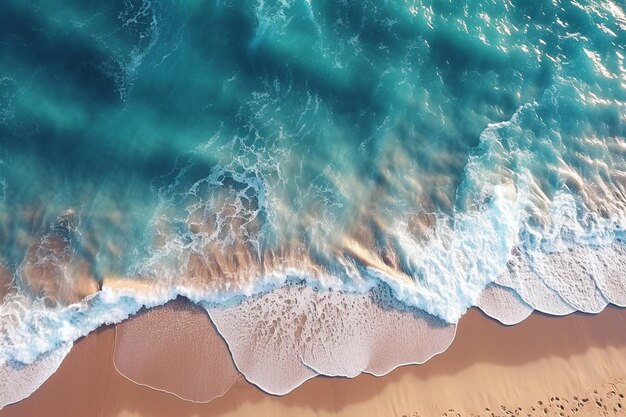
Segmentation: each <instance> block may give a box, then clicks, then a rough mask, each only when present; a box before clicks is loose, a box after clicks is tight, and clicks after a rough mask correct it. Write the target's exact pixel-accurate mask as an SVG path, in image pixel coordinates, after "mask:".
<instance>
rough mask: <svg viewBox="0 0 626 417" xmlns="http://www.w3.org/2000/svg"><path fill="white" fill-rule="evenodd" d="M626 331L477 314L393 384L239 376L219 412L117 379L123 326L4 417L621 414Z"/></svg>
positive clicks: (96, 340)
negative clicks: (269, 385) (274, 390)
mask: <svg viewBox="0 0 626 417" xmlns="http://www.w3.org/2000/svg"><path fill="white" fill-rule="evenodd" d="M624 324H626V309H620V308H618V307H612V306H611V307H607V308H606V309H605V310H604V311H603V312H602V313H599V314H597V315H587V314H584V313H574V314H572V315H569V316H565V317H554V316H548V315H545V314H542V313H536V312H535V313H533V314H531V316H530V317H529V318H528V319H526V320H525V321H524V322H522V323H520V324H518V325H515V326H504V325H502V324H499V323H497V322H496V321H495V320H493V319H491V318H489V317H488V316H486V315H484V314H483V313H482V312H480V311H479V310H477V309H475V308H473V309H471V310H470V311H469V312H468V314H466V316H464V317H463V318H462V319H461V321H460V323H459V327H458V329H457V335H456V338H455V340H454V341H453V342H452V345H451V346H450V347H449V348H448V350H446V351H445V352H444V353H442V354H440V355H436V356H435V357H433V358H431V360H429V361H428V362H427V363H425V364H423V365H407V366H401V367H399V368H397V369H395V370H394V371H392V372H391V373H389V374H387V375H385V376H382V377H376V376H372V375H369V374H362V375H359V376H358V377H356V378H354V379H346V378H336V377H316V378H314V379H312V380H309V381H307V382H305V383H304V384H303V385H301V386H300V387H298V388H297V389H295V390H294V391H293V392H291V393H289V394H287V395H285V396H282V397H277V396H272V395H269V394H266V393H264V392H262V391H261V390H259V389H258V388H256V387H255V386H253V385H252V384H250V383H248V382H247V381H245V380H243V379H240V380H238V381H237V382H236V383H235V385H234V386H233V387H232V388H231V389H230V390H229V391H228V392H226V393H225V394H224V395H223V396H222V397H219V398H216V399H214V400H213V401H211V402H209V403H193V402H189V401H184V400H181V399H180V398H178V397H176V396H175V394H170V393H167V392H163V391H157V390H154V389H151V388H148V387H146V386H142V385H137V384H135V383H133V382H131V381H130V380H129V379H127V377H125V376H123V375H121V374H120V373H118V372H117V371H116V369H115V367H114V363H113V353H114V336H115V328H114V326H107V327H105V328H102V329H99V330H97V331H96V332H94V333H93V334H91V335H89V336H87V337H85V338H83V339H81V340H79V341H78V342H77V343H76V345H75V346H74V348H73V349H72V351H71V352H70V354H69V355H68V357H67V358H66V359H65V361H64V362H63V363H62V364H61V366H60V367H59V369H58V370H57V372H56V373H55V374H53V375H52V377H51V378H50V379H49V380H48V381H46V382H45V383H44V384H43V385H42V386H41V387H40V388H39V389H38V390H37V391H36V392H35V393H33V394H32V395H31V396H30V397H28V398H26V399H25V400H23V401H21V402H18V403H16V404H13V405H9V406H7V407H5V408H4V409H2V410H0V417H9V416H10V417H20V416H33V415H65V416H68V417H72V416H77V417H78V416H87V415H101V416H103V417H109V416H111V417H113V416H114V417H140V416H141V417H143V416H146V417H147V416H155V417H161V416H162V417H166V416H167V417H171V416H174V415H175V416H181V417H192V416H198V417H200V416H209V415H210V416H224V417H226V416H237V415H255V416H265V415H267V416H270V415H273V416H283V415H284V416H288V415H299V416H300V415H302V416H334V415H341V416H358V415H372V413H374V414H373V415H381V416H383V415H384V416H398V417H400V416H410V417H416V416H419V417H428V416H446V415H447V416H457V415H460V416H466V415H467V416H470V415H474V416H492V415H494V416H498V415H502V416H506V415H520V416H527V415H531V416H535V415H537V416H539V415H544V416H545V415H554V416H567V415H581V416H582V415H584V416H593V415H619V414H617V413H618V412H620V410H621V407H622V406H626V401H623V395H624V393H626V385H624V381H623V379H626V363H624V362H626V361H623V360H621V361H620V359H623V358H624V357H625V356H624V355H626V334H624V332H623V331H622V329H623V328H624ZM594 391H596V392H595V393H594ZM620 396H622V397H620ZM584 399H587V401H583V400H584ZM605 407H606V408H605ZM613 409H615V412H614V411H613ZM577 410H578V411H577ZM42 413H43V414H42ZM363 413H366V414H363ZM561 413H563V414H561ZM583 413H584V414H583ZM594 413H595V414H594ZM607 413H608V414H607Z"/></svg>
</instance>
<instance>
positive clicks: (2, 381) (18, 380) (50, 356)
mask: <svg viewBox="0 0 626 417" xmlns="http://www.w3.org/2000/svg"><path fill="white" fill-rule="evenodd" d="M71 349H72V343H69V342H68V343H64V344H62V345H61V346H60V347H58V348H56V349H54V350H53V351H51V352H48V353H46V354H45V355H43V356H41V357H39V358H38V359H37V360H36V361H34V362H33V363H31V364H29V365H23V364H18V363H11V362H5V363H3V364H1V365H0V409H1V408H2V407H5V406H7V405H9V404H13V403H16V402H18V401H21V400H23V399H24V398H26V397H28V396H29V395H31V394H32V393H33V392H35V390H36V389H37V388H39V387H40V386H41V384H43V383H44V382H45V381H46V380H47V379H48V378H49V377H50V376H51V375H52V374H53V373H54V372H55V371H56V370H57V369H58V368H59V366H60V365H61V362H63V359H65V357H66V356H67V354H68V353H69V352H70V350H71Z"/></svg>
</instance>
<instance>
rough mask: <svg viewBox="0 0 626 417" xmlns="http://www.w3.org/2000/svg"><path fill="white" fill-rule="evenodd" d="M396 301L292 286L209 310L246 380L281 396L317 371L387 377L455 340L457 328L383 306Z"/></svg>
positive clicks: (433, 319) (425, 316) (409, 312)
mask: <svg viewBox="0 0 626 417" xmlns="http://www.w3.org/2000/svg"><path fill="white" fill-rule="evenodd" d="M390 300H391V298H390V297H388V298H387V299H386V300H380V299H379V300H378V301H375V300H373V299H372V298H371V297H370V296H369V295H358V294H343V293H338V292H328V291H316V290H314V289H312V288H310V287H295V286H290V287H284V288H280V289H277V290H275V291H273V292H271V293H268V294H265V295H262V296H257V297H254V298H251V299H246V300H244V301H243V302H242V303H241V304H239V305H237V306H234V307H227V308H224V307H209V306H207V311H208V312H209V315H210V317H211V319H212V320H213V321H214V323H215V325H216V327H217V328H218V330H219V332H220V333H221V334H222V336H224V338H225V339H226V341H227V343H228V345H229V347H230V349H231V352H232V354H233V359H234V360H235V364H236V365H237V368H238V369H239V370H240V371H241V372H242V373H243V374H244V375H245V377H246V379H248V381H250V382H252V383H254V384H256V385H257V386H259V387H260V388H261V389H263V390H265V391H267V392H270V393H272V394H279V395H280V394H285V393H287V392H289V391H291V390H293V389H294V388H296V387H297V386H299V385H300V384H301V383H303V382H304V381H305V380H307V379H309V378H311V377H313V376H315V375H316V374H317V373H320V374H324V375H329V376H347V377H354V376H356V375H358V374H360V373H362V372H369V373H372V374H375V375H384V374H386V373H388V372H390V371H391V370H392V369H394V368H396V367H398V366H400V365H404V364H409V363H423V362H425V361H427V360H428V359H429V358H431V357H432V356H433V355H435V354H438V353H441V352H442V351H444V350H445V349H446V348H447V347H448V346H449V344H450V343H451V342H452V339H453V338H454V335H455V330H456V326H454V325H449V324H445V323H443V322H442V321H441V320H437V319H435V318H433V317H430V316H427V315H426V314H423V313H418V312H416V311H414V310H407V309H404V310H398V309H396V308H393V307H392V306H391V305H384V304H381V302H384V303H386V302H390ZM390 341H392V343H390Z"/></svg>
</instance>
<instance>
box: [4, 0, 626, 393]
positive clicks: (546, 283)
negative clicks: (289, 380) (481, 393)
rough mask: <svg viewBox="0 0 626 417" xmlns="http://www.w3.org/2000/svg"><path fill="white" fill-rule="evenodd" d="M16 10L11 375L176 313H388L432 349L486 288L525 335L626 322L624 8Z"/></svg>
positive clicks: (247, 5)
mask: <svg viewBox="0 0 626 417" xmlns="http://www.w3.org/2000/svg"><path fill="white" fill-rule="evenodd" d="M4 9H5V10H4V11H3V13H2V14H1V15H0V185H1V186H0V297H2V300H3V303H2V305H1V306H0V335H1V339H0V340H1V343H0V363H5V362H6V363H9V362H11V363H30V362H32V361H34V360H35V359H36V358H37V357H38V356H39V355H41V354H44V353H46V352H50V351H53V350H54V349H55V348H58V347H61V346H65V344H66V343H68V342H72V341H74V340H75V339H77V338H78V337H80V336H82V335H84V334H86V333H88V332H90V331H92V330H93V329H95V328H97V327H98V326H100V325H102V324H104V323H111V322H118V321H120V320H123V319H125V318H126V317H128V316H129V315H132V314H134V313H135V312H137V311H138V310H139V309H140V308H141V307H143V306H148V307H149V306H155V305H160V304H163V303H165V302H167V301H168V300H171V299H174V298H176V296H178V295H183V296H186V297H187V298H189V299H191V300H192V301H194V302H201V303H202V304H203V305H205V306H209V307H207V308H208V309H209V314H210V315H211V317H213V316H214V315H215V314H211V312H210V309H211V308H214V309H218V310H220V309H221V310H223V311H230V312H231V313H232V311H236V309H237V308H245V306H246V305H247V304H246V303H252V304H254V303H255V302H256V301H254V300H255V299H256V298H255V299H252V298H250V297H253V296H255V297H261V298H262V297H266V296H267V295H266V293H267V292H269V291H271V290H272V289H275V288H278V287H283V286H286V285H287V286H294V285H297V286H299V287H301V286H304V287H305V289H303V290H302V291H304V292H307V291H309V290H308V289H307V288H309V287H310V288H313V289H315V291H319V292H320V293H321V294H320V295H319V297H321V298H324V295H323V294H324V293H325V292H328V291H333V292H339V295H340V296H341V297H343V296H346V294H349V293H355V294H361V295H360V296H359V297H361V298H364V299H367V300H370V299H371V297H372V294H374V296H373V299H374V301H376V296H375V294H380V293H384V294H386V296H385V299H386V300H388V301H386V302H385V303H386V304H385V306H386V307H385V308H390V309H396V310H398V311H405V310H406V309H409V310H411V311H412V312H413V313H411V314H416V315H424V316H428V317H429V319H428V320H432V321H433V322H439V324H438V325H441V326H446V323H448V324H450V325H453V324H454V323H456V322H457V321H458V319H459V318H460V316H461V315H463V314H464V312H465V311H466V309H467V308H468V307H470V306H472V305H475V304H476V303H477V302H479V296H480V295H481V293H483V290H484V289H485V288H486V287H487V286H488V285H489V284H490V283H493V282H495V283H497V284H499V285H500V286H504V287H507V288H510V289H511V290H512V291H511V290H503V291H504V292H505V293H506V294H508V295H507V297H509V296H510V297H513V298H512V299H514V300H517V301H516V302H517V303H518V304H519V307H517V309H516V310H515V312H519V314H520V315H519V317H522V316H524V312H526V311H529V309H531V308H534V309H538V310H540V311H544V312H547V313H551V314H567V313H569V312H572V311H575V310H580V311H585V312H598V311H600V310H602V309H603V308H604V307H605V306H606V305H607V303H614V304H617V305H626V288H624V284H623V279H622V276H621V272H622V271H623V267H624V265H626V257H625V256H624V251H625V250H626V249H625V248H624V246H623V245H624V244H623V240H624V239H625V238H626V234H625V232H624V227H625V226H626V133H625V129H624V127H625V125H626V117H625V114H626V111H625V109H626V63H625V56H626V51H625V50H624V49H625V46H626V14H625V13H626V11H625V9H624V7H623V5H620V4H619V3H618V2H612V1H609V0H603V1H586V2H560V1H553V2H547V1H542V2H534V3H533V4H532V5H530V4H526V3H525V2H516V1H505V2H478V1H470V2H466V3H465V4H462V5H461V4H453V3H448V2H442V1H433V2H431V1H416V0H404V1H401V0H377V1H350V0H348V1H342V2H337V1H321V0H320V1H315V0H301V1H295V0H294V1H271V0H266V1H257V2H231V1H215V2H210V3H202V2H180V3H179V2H174V1H168V2H161V1H148V0H142V1H136V0H124V1H120V2H107V3H106V4H104V5H101V4H95V3H91V2H88V3H85V2H82V1H69V0H57V1H46V2H43V1H35V2H21V1H10V2H9V3H7V5H6V6H5V8H4ZM490 288H493V287H490ZM498 288H500V287H498ZM285 291H286V292H287V293H288V294H291V293H290V292H289V291H290V290H288V289H287V290H285ZM387 295H388V296H387ZM312 297H313V299H317V298H318V296H312ZM329 297H330V298H331V299H334V298H333V296H329ZM489 297H491V298H489ZM489 297H483V298H481V300H483V301H482V302H483V304H484V302H485V301H484V300H488V299H491V300H492V301H491V303H492V304H494V305H493V306H492V308H489V307H488V306H487V307H485V306H484V305H481V306H482V307H484V308H485V310H488V311H490V312H491V313H490V314H493V315H495V316H497V317H498V316H501V319H502V320H503V321H505V322H509V321H512V322H514V321H516V317H518V315H517V313H516V314H512V313H511V312H506V311H500V313H498V309H499V308H501V307H502V306H501V305H499V304H498V302H497V297H496V298H495V299H494V297H493V296H492V295H490V296H489ZM507 299H508V298H507ZM493 300H496V301H493ZM370 301H371V300H370ZM370 301H358V302H357V303H362V302H363V303H367V302H370ZM504 305H506V304H504ZM338 308H339V311H341V308H342V307H341V306H340V307H338ZM233 309H235V310H233ZM311 309H313V310H311ZM509 313H510V314H509ZM224 314H227V313H224ZM268 314H278V313H276V312H275V313H268ZM302 314H304V315H305V316H306V315H307V314H308V315H309V316H310V315H313V316H315V314H316V313H315V308H314V307H311V306H309V305H307V307H306V308H304V310H303V312H302ZM398 314H400V313H398ZM315 317H316V316H315ZM377 317H378V316H377ZM265 319H268V318H267V317H266V318H264V320H265ZM229 320H230V319H229ZM229 320H226V321H228V322H230V321H229ZM353 323H354V324H352V325H353V326H357V327H358V326H359V320H355V321H354V322H353ZM251 325H252V324H251ZM218 328H219V325H218ZM344 330H345V331H347V332H348V333H350V331H353V330H350V329H344ZM220 332H221V333H222V336H224V337H225V338H226V339H227V342H228V336H227V334H228V331H227V330H226V329H224V330H222V329H220ZM416 343H417V342H416ZM230 346H231V348H232V346H233V344H232V343H231V344H230ZM435 350H436V349H434V350H433V352H434V351H435ZM309 353H310V355H311V357H314V358H316V360H317V359H319V358H323V357H324V356H323V355H321V356H319V355H317V354H316V353H315V352H309ZM372 354H374V353H372ZM233 355H234V356H235V357H236V356H237V355H236V352H233ZM301 355H302V354H301ZM418 356H419V355H418ZM301 359H302V358H301ZM403 360H404V361H406V360H405V359H403ZM414 361H419V360H418V359H415V360H414ZM366 362H367V361H366V360H365V359H363V363H366ZM304 363H305V364H306V363H307V361H306V360H304ZM302 366H305V365H302ZM333 366H335V365H333V364H330V365H329V367H328V368H329V369H333ZM342 366H343V365H342ZM313 368H315V369H325V367H324V366H322V365H321V364H317V365H316V367H313ZM348 368H349V371H345V369H344V371H345V372H343V373H344V374H351V373H352V372H354V369H359V372H360V371H361V370H363V369H362V368H363V366H361V365H358V366H357V365H355V367H350V366H348V367H347V368H346V369H348ZM240 370H241V369H240ZM329 372H330V371H329ZM322 373H323V372H322ZM281 389H282V388H281Z"/></svg>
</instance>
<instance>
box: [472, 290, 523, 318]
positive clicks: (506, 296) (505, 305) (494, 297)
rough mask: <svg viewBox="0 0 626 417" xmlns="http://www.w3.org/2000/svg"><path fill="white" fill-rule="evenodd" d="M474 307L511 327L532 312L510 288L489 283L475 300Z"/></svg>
mask: <svg viewBox="0 0 626 417" xmlns="http://www.w3.org/2000/svg"><path fill="white" fill-rule="evenodd" d="M476 306H477V307H479V308H480V309H481V310H482V311H483V312H484V313H485V314H486V315H488V316H489V317H492V318H494V319H496V320H498V321H499V322H500V323H502V324H506V325H507V326H512V325H514V324H517V323H520V322H522V321H524V320H525V319H526V318H527V317H528V316H530V314H531V313H532V312H533V308H532V307H531V306H529V305H528V304H526V303H525V302H524V301H522V299H521V298H520V297H519V295H518V294H517V293H516V292H515V291H514V290H513V289H511V288H507V287H503V286H501V285H498V284H495V283H491V284H489V285H487V287H485V289H484V290H483V292H482V293H481V294H480V297H478V300H476Z"/></svg>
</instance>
